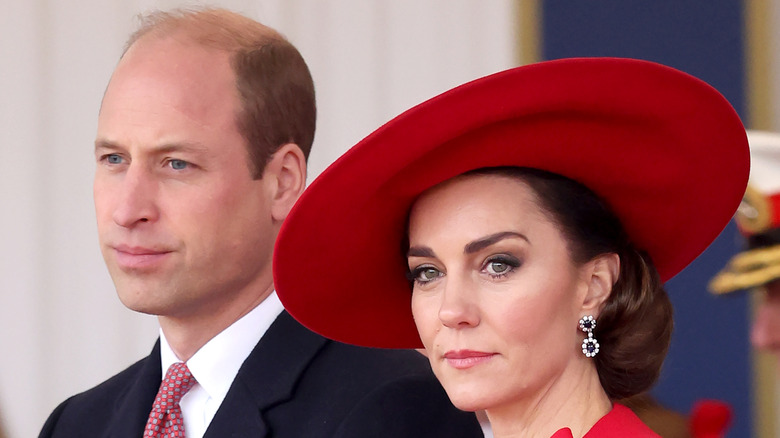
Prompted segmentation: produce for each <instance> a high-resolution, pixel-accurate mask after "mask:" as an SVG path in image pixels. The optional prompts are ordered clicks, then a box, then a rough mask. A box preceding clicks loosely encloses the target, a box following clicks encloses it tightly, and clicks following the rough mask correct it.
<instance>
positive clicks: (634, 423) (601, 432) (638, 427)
mask: <svg viewBox="0 0 780 438" xmlns="http://www.w3.org/2000/svg"><path fill="white" fill-rule="evenodd" d="M550 438H573V436H572V434H571V430H570V429H569V428H568V427H565V428H563V429H561V430H559V431H558V432H555V434H553V436H552V437H550ZM583 438H660V437H659V436H658V435H657V434H656V433H655V432H653V431H652V430H650V428H649V427H647V426H645V424H644V423H642V420H640V419H639V417H637V416H636V415H634V413H633V412H631V409H628V408H627V407H625V406H623V405H619V404H615V405H614V406H613V407H612V410H611V411H609V413H607V415H605V416H603V417H601V419H600V420H599V421H597V422H596V424H594V425H593V427H591V428H590V430H589V431H588V433H586V434H585V436H584V437H583Z"/></svg>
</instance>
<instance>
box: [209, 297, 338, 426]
mask: <svg viewBox="0 0 780 438" xmlns="http://www.w3.org/2000/svg"><path fill="white" fill-rule="evenodd" d="M327 343H328V341H327V340H326V339H325V338H323V337H321V336H319V335H317V334H314V333H312V332H310V331H309V330H308V329H306V328H304V327H303V326H301V325H300V324H298V322H296V321H295V320H294V319H293V318H292V317H291V316H290V315H289V314H288V313H287V312H282V313H281V314H280V315H279V317H278V318H277V319H276V321H274V323H273V324H271V327H269V328H268V331H267V332H266V333H265V335H263V337H262V339H260V342H258V343H257V345H256V346H255V348H254V350H252V352H251V353H250V354H249V356H248V357H247V359H246V360H245V361H244V363H243V365H241V368H240V369H239V371H238V375H236V379H235V380H234V381H233V384H232V386H231V387H230V390H229V391H228V393H227V396H226V397H225V400H224V401H223V402H222V405H221V406H220V408H219V410H217V413H216V415H215V416H214V419H213V420H212V421H211V424H210V425H209V428H208V430H207V431H206V434H205V435H204V438H220V437H230V436H253V437H255V436H257V437H263V436H266V434H267V433H268V432H269V431H268V425H267V424H266V423H265V421H264V419H263V414H264V412H265V411H266V410H267V409H268V408H269V407H271V406H274V405H276V404H279V403H282V402H284V401H287V400H290V399H291V398H292V396H293V391H294V388H295V385H296V383H297V382H298V380H299V379H300V378H301V376H302V374H303V373H304V371H305V370H306V367H308V365H309V363H310V362H311V361H312V360H313V359H314V357H316V355H317V353H318V352H319V351H320V349H322V348H323V347H324V346H325V345H326V344H327Z"/></svg>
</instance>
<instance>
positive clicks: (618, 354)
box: [468, 167, 674, 400]
mask: <svg viewBox="0 0 780 438" xmlns="http://www.w3.org/2000/svg"><path fill="white" fill-rule="evenodd" d="M468 173H469V174H498V175H505V176H509V177H513V178H518V179H520V180H521V181H523V182H525V183H526V184H528V186H529V187H530V188H531V190H532V191H533V192H534V194H535V195H536V198H537V200H538V201H539V205H540V207H541V208H542V210H543V211H545V212H546V213H547V214H548V215H549V217H550V219H551V220H552V221H553V222H554V223H556V224H558V225H559V226H560V229H561V232H562V235H563V236H564V238H565V239H566V241H567V244H568V248H569V253H570V255H571V257H572V260H574V262H575V263H585V262H587V261H589V260H592V259H593V258H594V257H596V256H598V255H601V254H607V253H615V254H617V255H618V256H619V257H620V274H619V276H618V279H617V282H616V283H615V285H614V286H613V287H612V292H611V293H610V295H609V298H607V301H606V303H605V305H604V308H603V309H602V311H601V313H600V314H599V317H598V324H597V325H596V328H595V330H594V332H593V334H594V337H595V338H596V339H598V342H599V344H600V345H601V349H600V351H599V353H598V354H597V355H596V356H595V358H594V360H595V362H596V370H597V371H598V374H599V380H600V381H601V386H602V387H603V388H604V390H605V392H606V393H607V395H608V396H609V397H610V398H611V399H613V400H617V399H622V398H626V397H630V396H633V395H636V394H640V393H642V392H645V391H646V390H648V389H649V388H650V387H651V386H652V385H653V384H654V383H655V381H656V380H657V379H658V376H659V374H660V372H661V366H662V365H663V362H664V359H665V358H666V353H667V352H668V350H669V344H670V342H671V337H672V328H673V324H674V323H673V319H672V304H671V301H670V300H669V296H668V295H667V294H666V291H665V290H664V288H663V284H662V283H661V279H660V277H659V275H658V271H657V270H656V269H655V266H654V265H653V262H652V260H650V257H649V256H648V255H647V254H646V253H645V252H643V251H640V250H638V249H637V248H635V247H634V246H633V245H632V244H631V241H630V238H629V236H628V235H627V234H626V232H625V231H624V229H623V226H622V224H621V223H620V220H619V219H618V218H617V216H616V215H615V214H614V213H613V212H612V211H611V210H610V209H609V207H608V206H607V205H606V204H605V203H604V202H603V201H602V200H601V199H600V198H599V197H598V196H597V195H596V194H595V193H593V192H592V191H591V190H590V189H588V188H587V187H585V186H584V185H582V184H580V183H578V182H576V181H573V180H571V179H569V178H566V177H564V176H561V175H558V174H554V173H550V172H546V171H543V170H538V169H531V168H518V167H497V168H488V169H478V170H475V171H471V172H468ZM572 324H573V325H574V322H573V323H572ZM578 346H579V344H578V345H576V346H575V345H573V346H572V348H577V347H578Z"/></svg>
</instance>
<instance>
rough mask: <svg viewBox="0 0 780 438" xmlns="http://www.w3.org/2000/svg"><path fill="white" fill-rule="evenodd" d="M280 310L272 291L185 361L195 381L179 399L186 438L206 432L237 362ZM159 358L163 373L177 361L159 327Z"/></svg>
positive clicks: (249, 349)
mask: <svg viewBox="0 0 780 438" xmlns="http://www.w3.org/2000/svg"><path fill="white" fill-rule="evenodd" d="M282 310H284V308H283V307H282V303H281V302H280V301H279V298H278V297H277V296H276V292H275V291H274V292H272V293H271V295H269V296H268V297H267V298H266V299H265V300H263V302H262V303H260V304H259V305H258V306H257V307H255V308H254V309H252V310H251V311H250V312H249V313H247V314H246V315H244V316H243V317H242V318H241V319H239V320H238V321H236V322H234V323H233V324H232V325H231V326H230V327H228V328H226V329H225V330H223V331H222V332H221V333H219V334H218V335H217V336H214V337H213V338H212V339H211V340H210V341H208V342H207V343H206V344H205V345H204V346H203V347H201V348H200V350H198V351H197V352H196V353H195V354H194V355H193V356H192V357H191V358H190V360H188V361H187V367H188V368H189V369H190V372H191V373H192V375H193V376H194V377H195V380H197V381H198V383H196V384H195V385H194V386H193V387H192V388H191V389H190V390H189V391H188V392H187V394H185V395H184V397H182V398H181V402H180V405H181V410H182V415H183V417H184V431H185V433H186V434H187V438H202V437H203V434H204V433H206V429H207V428H208V427H209V423H211V420H212V419H213V418H214V414H216V413H217V409H219V406H220V405H221V404H222V401H223V400H224V399H225V396H226V395H227V392H228V390H229V389H230V385H232V384H233V380H234V379H235V378H236V374H238V369H239V368H241V364H243V363H244V361H245V360H246V358H247V357H248V356H249V353H251V352H252V349H254V348H255V345H257V343H258V342H259V341H260V338H262V337H263V335H264V334H265V332H266V330H268V327H270V326H271V324H272V323H273V322H274V320H275V319H276V317H277V316H279V314H280V313H282ZM160 358H161V362H162V375H163V376H165V373H166V371H167V370H168V367H170V366H171V365H172V364H174V363H176V362H181V361H180V360H179V358H177V357H176V354H175V353H174V352H173V350H172V349H171V346H170V344H168V340H166V339H165V334H164V333H162V330H160Z"/></svg>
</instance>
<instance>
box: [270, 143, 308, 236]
mask: <svg viewBox="0 0 780 438" xmlns="http://www.w3.org/2000/svg"><path fill="white" fill-rule="evenodd" d="M263 179H264V180H265V179H268V181H267V182H268V184H269V188H270V190H271V193H270V198H269V199H270V201H271V217H272V218H273V220H274V221H275V222H282V221H283V220H284V219H285V218H286V217H287V214H288V213H290V209H292V207H293V205H295V202H296V201H297V200H298V198H299V197H300V196H301V193H303V189H304V188H306V157H304V156H303V151H301V148H300V147H298V145H296V144H294V143H287V144H285V145H282V146H281V147H280V148H279V149H278V150H277V151H276V152H275V153H274V154H273V155H272V156H271V159H270V160H269V161H268V164H266V166H265V171H264V172H263Z"/></svg>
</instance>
